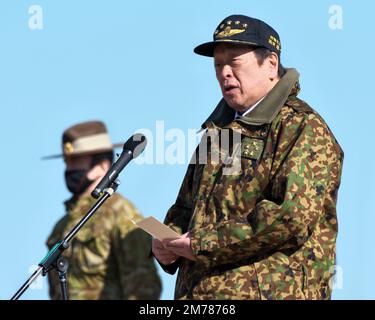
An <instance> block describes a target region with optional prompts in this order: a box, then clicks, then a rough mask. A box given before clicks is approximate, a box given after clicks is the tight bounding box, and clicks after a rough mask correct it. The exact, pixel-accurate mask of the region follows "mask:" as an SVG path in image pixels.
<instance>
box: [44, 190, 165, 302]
mask: <svg viewBox="0 0 375 320" xmlns="http://www.w3.org/2000/svg"><path fill="white" fill-rule="evenodd" d="M94 203H95V200H94V199H93V198H91V197H90V196H85V197H81V198H79V199H78V200H77V201H74V200H72V201H69V202H67V203H66V206H67V214H66V215H65V216H64V217H63V218H62V219H61V220H60V221H59V222H58V223H57V224H56V226H55V228H54V230H53V232H52V234H51V235H50V237H49V238H48V240H47V246H48V247H49V248H51V247H52V246H53V245H54V244H55V243H56V242H57V241H59V240H61V239H62V238H63V236H65V235H66V234H67V233H68V232H69V231H70V230H71V228H72V227H73V226H74V225H75V224H76V223H77V222H78V221H79V220H80V219H81V218H82V217H83V215H84V214H86V213H87V211H88V210H89V209H90V208H91V207H92V206H93V205H94ZM130 219H132V220H134V221H139V220H141V219H142V216H141V215H140V213H139V212H138V211H137V210H136V208H135V207H134V206H133V205H132V204H131V203H130V202H129V201H128V200H126V199H124V198H123V197H121V196H120V195H118V194H114V195H113V196H112V197H111V198H109V199H108V200H107V202H105V203H104V205H103V206H102V207H101V208H100V209H99V210H98V211H97V212H96V213H95V215H94V216H93V217H92V218H91V219H90V220H89V221H88V222H87V224H86V225H85V226H84V227H83V228H82V229H81V230H80V231H79V232H78V234H77V235H76V237H75V238H74V239H73V240H72V242H71V246H70V248H68V250H66V251H65V252H64V253H63V255H64V257H66V258H67V260H68V262H69V269H68V293H69V299H72V300H77V299H79V300H81V299H84V300H93V299H113V300H115V299H116V300H119V299H158V298H159V296H160V292H161V282H160V279H159V276H158V274H157V271H156V268H155V263H154V261H153V259H151V258H150V257H149V256H148V253H149V250H150V248H151V239H150V237H149V236H148V235H147V234H146V233H145V232H144V231H142V230H141V229H139V228H135V226H134V224H133V223H132V222H131V220H130ZM48 281H49V285H50V297H51V299H61V293H60V283H59V279H58V275H57V272H56V271H55V270H52V271H51V272H50V273H49V275H48Z"/></svg>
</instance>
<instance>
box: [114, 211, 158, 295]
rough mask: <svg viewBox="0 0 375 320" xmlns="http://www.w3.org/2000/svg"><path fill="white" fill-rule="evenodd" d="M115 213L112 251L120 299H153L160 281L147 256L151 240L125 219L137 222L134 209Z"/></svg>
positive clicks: (137, 216) (138, 217) (153, 264)
mask: <svg viewBox="0 0 375 320" xmlns="http://www.w3.org/2000/svg"><path fill="white" fill-rule="evenodd" d="M126 210H127V212H126V214H124V212H121V213H119V214H118V215H117V216H118V220H117V223H116V229H115V234H114V240H113V241H114V244H113V245H114V251H115V252H116V259H117V263H118V270H119V276H120V281H121V287H122V295H123V299H127V300H135V299H136V300H156V299H159V297H160V293H161V281H160V278H159V275H158V272H157V270H156V266H155V263H154V260H153V259H152V258H150V257H149V252H150V250H151V238H150V237H149V235H148V234H146V233H145V232H144V231H143V230H141V229H139V228H135V227H134V225H133V224H132V222H130V220H129V219H128V218H129V217H131V218H132V219H133V220H134V221H137V220H139V219H140V216H139V215H138V214H137V213H136V209H135V208H130V207H128V206H127V208H126Z"/></svg>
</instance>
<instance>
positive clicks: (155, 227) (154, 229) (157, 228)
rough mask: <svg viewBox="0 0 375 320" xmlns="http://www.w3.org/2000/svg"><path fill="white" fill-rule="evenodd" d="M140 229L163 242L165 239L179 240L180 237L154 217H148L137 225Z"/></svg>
mask: <svg viewBox="0 0 375 320" xmlns="http://www.w3.org/2000/svg"><path fill="white" fill-rule="evenodd" d="M136 224H137V226H138V227H140V228H141V229H143V230H144V231H146V232H147V233H149V234H150V235H152V236H153V237H154V238H156V239H158V240H160V241H163V239H168V238H169V239H170V238H179V237H180V235H179V234H178V233H177V232H175V231H173V230H172V229H171V228H169V227H168V226H166V225H165V224H163V223H161V222H160V221H159V220H156V219H155V218H154V217H148V218H146V219H143V220H142V221H139V222H137V223H136Z"/></svg>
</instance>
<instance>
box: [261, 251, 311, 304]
mask: <svg viewBox="0 0 375 320" xmlns="http://www.w3.org/2000/svg"><path fill="white" fill-rule="evenodd" d="M255 270H256V273H257V280H258V284H259V293H260V296H261V299H263V300H305V299H306V297H305V294H304V290H305V287H306V270H305V267H304V265H303V264H301V263H299V262H298V261H295V260H292V259H290V258H289V257H288V256H286V255H284V254H282V253H279V252H278V253H275V254H274V255H272V256H270V257H268V258H267V259H265V260H262V261H260V262H256V263H255Z"/></svg>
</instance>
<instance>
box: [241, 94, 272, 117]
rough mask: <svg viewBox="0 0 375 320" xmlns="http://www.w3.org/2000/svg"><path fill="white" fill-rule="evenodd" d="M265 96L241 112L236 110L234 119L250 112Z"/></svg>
mask: <svg viewBox="0 0 375 320" xmlns="http://www.w3.org/2000/svg"><path fill="white" fill-rule="evenodd" d="M264 98H265V97H263V98H262V99H260V100H258V102H256V103H255V104H254V105H252V106H251V107H250V108H249V109H247V110H246V111H245V112H244V113H243V114H240V113H238V112H237V111H236V114H235V116H234V119H238V118H241V117H245V116H246V115H247V114H248V113H250V112H251V111H253V110H254V109H255V108H256V107H257V106H258V105H259V103H261V102H262V100H263V99H264Z"/></svg>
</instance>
